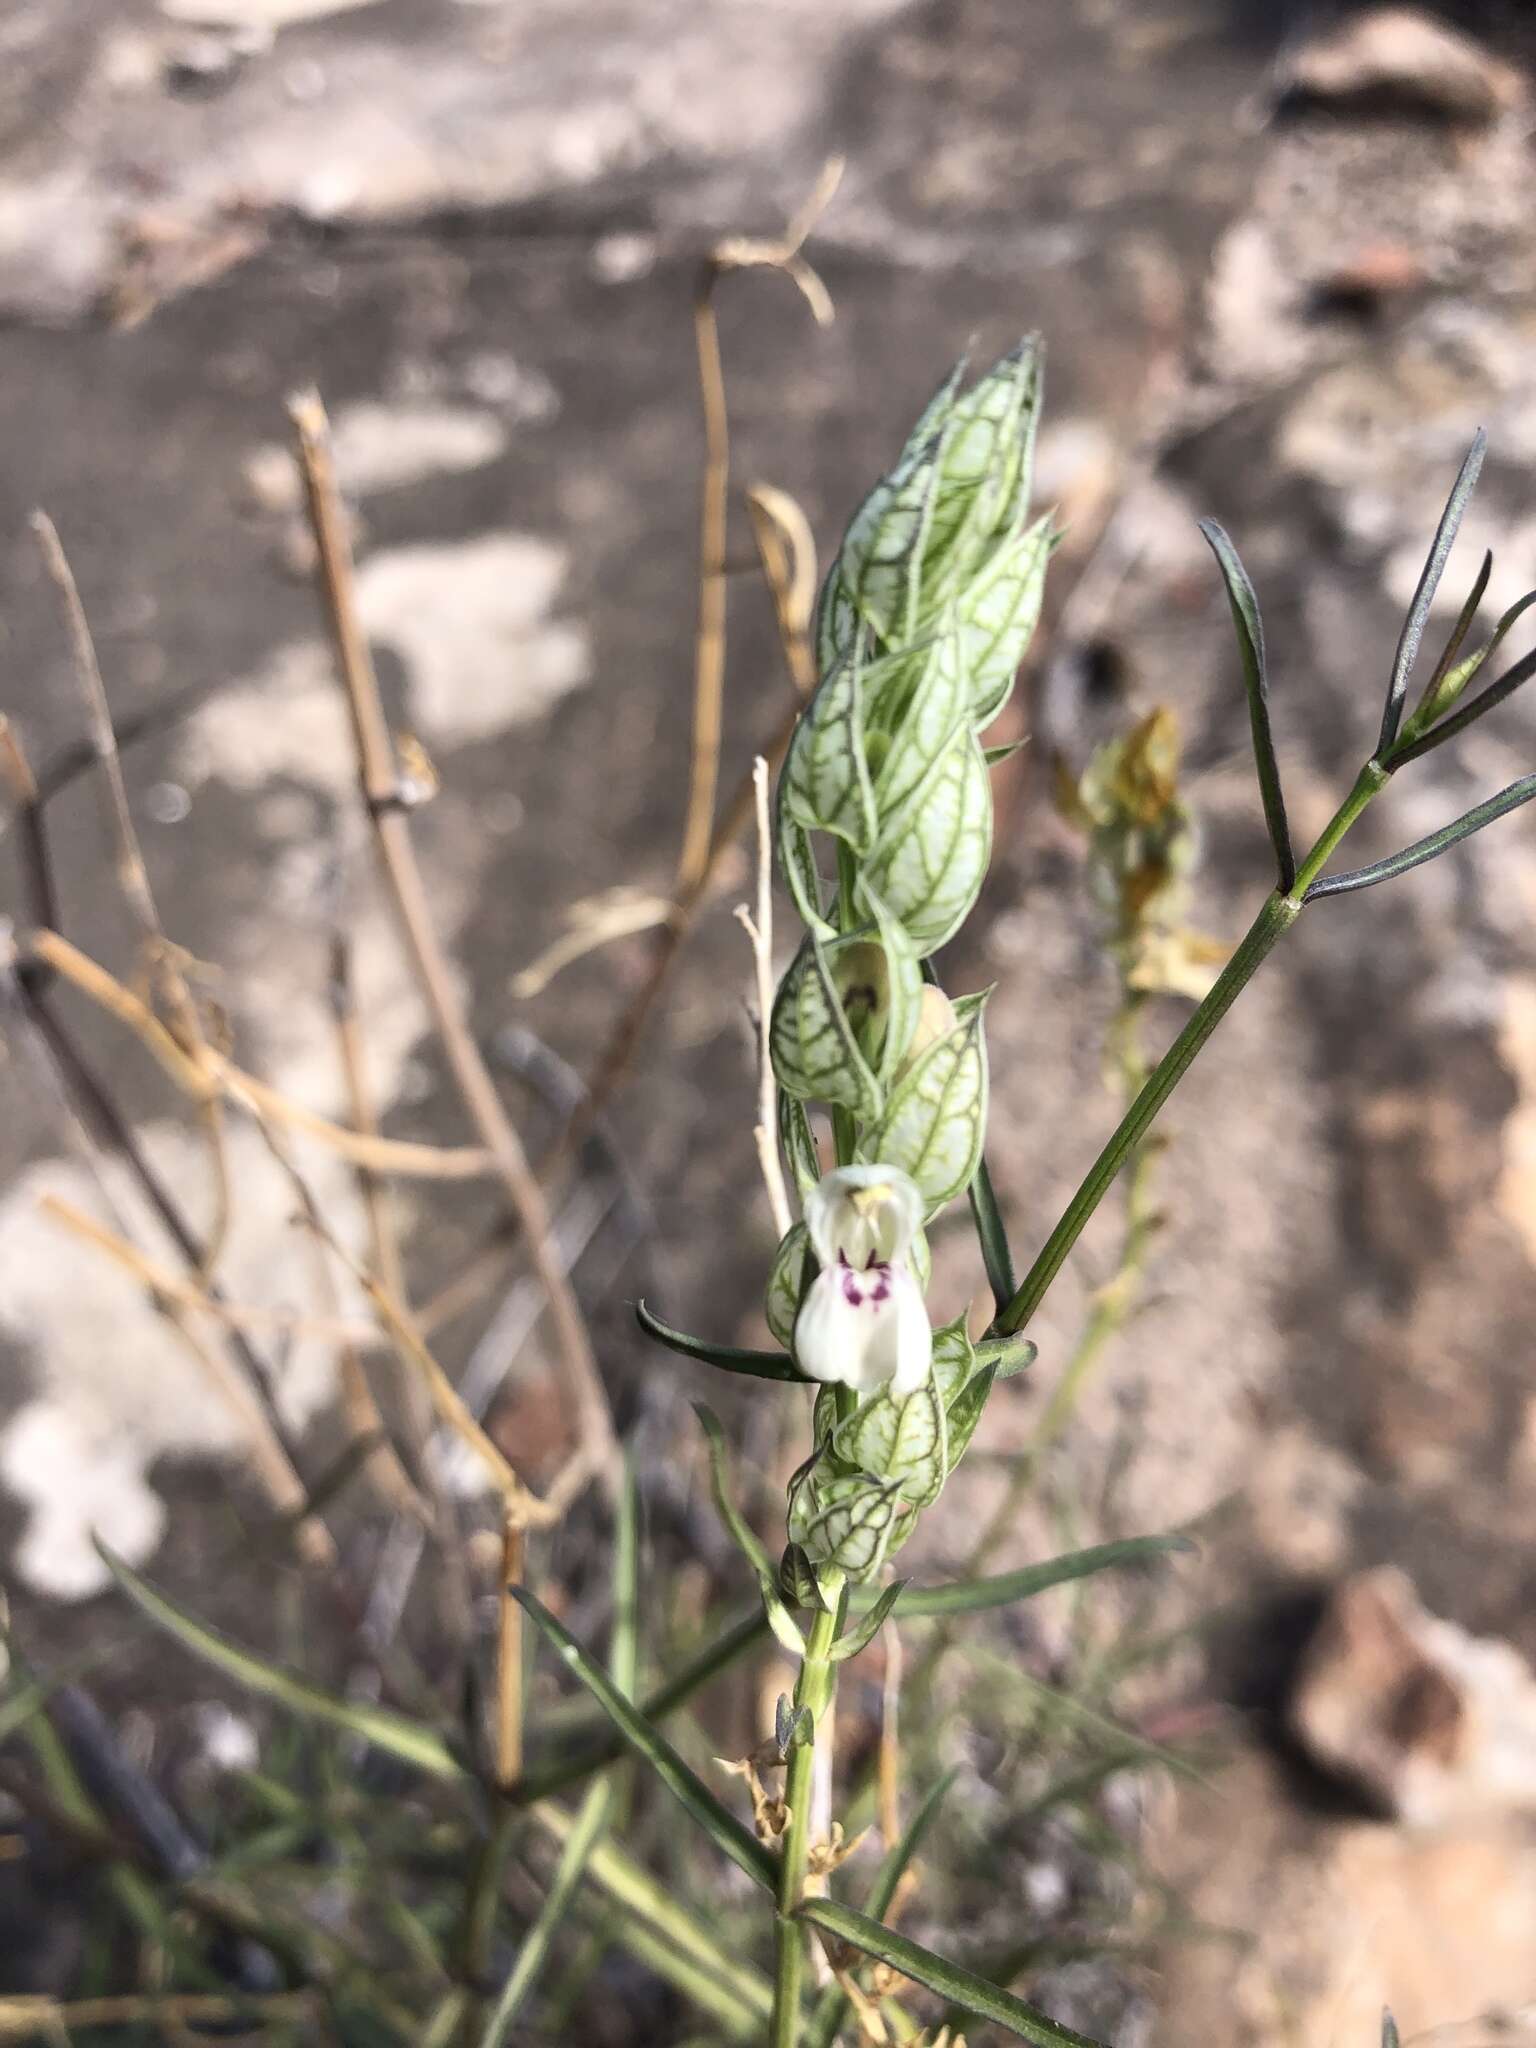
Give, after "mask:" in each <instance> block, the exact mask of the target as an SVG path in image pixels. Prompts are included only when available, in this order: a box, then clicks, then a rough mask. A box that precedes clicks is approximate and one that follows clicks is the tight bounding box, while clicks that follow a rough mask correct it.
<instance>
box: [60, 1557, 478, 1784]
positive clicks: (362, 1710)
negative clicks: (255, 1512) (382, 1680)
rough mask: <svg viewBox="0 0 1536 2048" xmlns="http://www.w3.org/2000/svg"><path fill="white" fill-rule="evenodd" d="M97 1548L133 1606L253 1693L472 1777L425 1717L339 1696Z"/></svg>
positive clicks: (407, 1759) (433, 1772) (450, 1774)
mask: <svg viewBox="0 0 1536 2048" xmlns="http://www.w3.org/2000/svg"><path fill="white" fill-rule="evenodd" d="M96 1549H97V1551H98V1552H99V1554H100V1556H101V1560H102V1563H103V1564H105V1566H106V1567H107V1570H108V1571H109V1572H110V1573H111V1574H112V1576H113V1578H114V1579H115V1580H116V1581H117V1583H118V1585H119V1586H120V1587H121V1588H122V1590H123V1592H125V1593H126V1594H127V1595H128V1597H129V1599H130V1600H131V1601H132V1602H133V1603H134V1605H135V1606H136V1607H137V1608H139V1609H140V1611H141V1612H142V1613H144V1614H146V1615H148V1617H149V1619H150V1620H151V1621H152V1622H154V1623H155V1624H156V1626H157V1627H159V1628H163V1629H164V1630H165V1631H166V1633H167V1634H168V1635H172V1636H174V1637H175V1638H176V1640H177V1641H178V1642H180V1643H181V1644H183V1645H184V1646H185V1647H186V1648H187V1649H189V1650H190V1651H191V1652H192V1653H193V1655H194V1656H197V1657H201V1658H202V1659H203V1661H204V1662H205V1663H207V1664H211V1665H213V1667H214V1668H215V1670H218V1671H222V1672H224V1674H225V1675H226V1676H227V1677H229V1678H233V1679H234V1680H235V1681H236V1682H237V1683H238V1684H240V1685H243V1686H246V1687H247V1688H248V1689H249V1690H250V1691H252V1692H256V1693H261V1694H262V1695H264V1696H265V1697H266V1698H267V1699H272V1700H276V1701H277V1702H278V1703H279V1705H281V1706H285V1707H291V1708H292V1709H293V1711H294V1712H295V1713H298V1714H306V1715H308V1716H309V1717H310V1718H311V1719H313V1720H320V1721H329V1722H331V1723H333V1724H334V1725H335V1726H336V1727H338V1728H344V1729H346V1731H347V1732H348V1734H350V1735H356V1736H359V1737H360V1738H361V1739H362V1740H363V1741H364V1742H368V1743H371V1744H372V1745H373V1747H374V1748H375V1749H382V1750H384V1751H386V1752H387V1753H388V1754H389V1755H391V1756H397V1757H399V1758H400V1759H401V1761H402V1762H404V1763H408V1764H413V1765H414V1766H415V1767H416V1769H417V1770H420V1771H425V1772H426V1773H427V1774H428V1775H429V1776H431V1777H434V1778H448V1779H468V1778H470V1776H471V1773H470V1772H469V1770H468V1769H467V1768H466V1766H465V1765H464V1764H462V1763H461V1762H460V1761H459V1759H458V1758H457V1757H456V1756H455V1755H454V1753H453V1751H452V1750H451V1749H450V1748H449V1746H448V1744H447V1742H446V1741H445V1740H444V1738H443V1737H442V1736H441V1735H440V1734H439V1733H438V1731H437V1730H436V1729H435V1728H428V1727H425V1726H424V1725H423V1724H422V1723H421V1722H419V1721H412V1720H410V1719H409V1718H408V1717H407V1716H406V1715H404V1714H397V1713H394V1712H392V1711H391V1710H390V1709H388V1708H385V1707H370V1706H365V1705H364V1704H363V1703H362V1702H360V1701H357V1700H347V1699H340V1698H338V1697H337V1695H336V1694H334V1693H329V1692H327V1691H325V1689H324V1688H323V1687H322V1686H318V1685H312V1684H311V1683H310V1682H309V1680H308V1679H306V1678H300V1677H299V1676H298V1675H297V1673H295V1672H292V1671H287V1670H285V1669H284V1668H283V1667H282V1666H281V1665H279V1664H270V1663H268V1662H267V1661H266V1660H265V1659H264V1658H261V1657H257V1656H255V1655H253V1654H252V1652H251V1651H249V1650H244V1649H241V1647H240V1646H239V1644H237V1643H233V1642H231V1641H230V1639H229V1638H228V1636H225V1635H222V1634H220V1632H219V1631H218V1630H217V1629H214V1628H210V1627H209V1626H208V1624H207V1623H206V1622H201V1621H197V1620H195V1619H194V1618H193V1617H192V1616H191V1615H190V1614H187V1613H186V1612H184V1610H183V1609H182V1608H180V1607H178V1606H176V1604H175V1603H174V1602H173V1601H171V1600H168V1599H167V1598H166V1596H165V1595H164V1594H163V1593H160V1592H157V1591H156V1589H155V1588H154V1587H153V1586H151V1585H150V1584H149V1583H148V1581H147V1580H145V1579H141V1578H140V1577H139V1575H138V1573H137V1572H136V1571H134V1570H132V1569H131V1567H130V1566H128V1565H126V1564H124V1562H123V1560H122V1559H121V1558H120V1557H118V1556H117V1555H116V1554H115V1553H114V1552H113V1551H111V1550H109V1549H108V1548H107V1546H106V1544H105V1543H103V1542H102V1541H101V1539H100V1538H99V1537H98V1538H97V1539H96Z"/></svg>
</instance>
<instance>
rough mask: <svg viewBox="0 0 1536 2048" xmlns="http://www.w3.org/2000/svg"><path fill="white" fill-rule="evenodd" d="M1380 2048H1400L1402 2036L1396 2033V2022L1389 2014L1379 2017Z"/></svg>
mask: <svg viewBox="0 0 1536 2048" xmlns="http://www.w3.org/2000/svg"><path fill="white" fill-rule="evenodd" d="M1381 2048H1402V2036H1401V2035H1400V2034H1399V2033H1398V2031H1397V2021H1396V2020H1395V2019H1393V2017H1392V2015H1391V2013H1389V2012H1384V2013H1383V2014H1382V2016H1381Z"/></svg>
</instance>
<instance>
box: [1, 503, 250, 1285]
mask: <svg viewBox="0 0 1536 2048" xmlns="http://www.w3.org/2000/svg"><path fill="white" fill-rule="evenodd" d="M32 531H33V532H34V533H35V534H36V536H37V540H38V545H39V546H40V548H41V549H42V554H43V561H44V563H45V564H46V566H47V569H48V573H49V575H50V576H51V577H52V579H53V582H54V584H55V586H56V587H57V589H58V592H59V597H60V601H61V603H62V605H63V608H64V619H65V624H66V626H67V627H68V630H69V637H70V646H71V650H72V653H73V656H74V662H73V666H74V672H75V680H76V682H77V684H78V685H79V689H80V694H81V697H82V698H83V700H84V704H85V714H86V722H87V726H88V729H89V733H90V740H91V747H92V750H93V752H94V753H95V756H96V759H97V761H98V762H99V763H100V764H101V773H102V780H103V782H104V783H105V785H106V791H107V800H108V802H107V808H108V814H109V817H110V820H111V827H112V836H113V841H114V846H115V850H116V867H117V880H118V886H119V887H120V888H121V890H122V892H123V895H124V897H125V898H126V900H127V902H128V905H129V907H130V909H131V910H132V911H133V914H134V916H135V918H136V919H137V920H138V925H139V936H140V939H141V941H142V944H143V948H144V954H145V962H146V966H147V968H148V972H149V981H150V986H151V988H152V989H154V990H155V991H156V993H157V994H158V996H159V998H160V999H161V1001H163V1003H164V1005H165V1009H166V1013H167V1015H168V1016H169V1018H170V1020H171V1028H172V1030H173V1032H174V1034H175V1036H176V1038H177V1040H178V1041H179V1042H180V1043H181V1044H182V1045H183V1046H185V1048H186V1049H187V1051H188V1052H189V1053H190V1054H192V1055H193V1056H194V1057H196V1056H197V1055H198V1053H199V1052H200V1051H201V1050H202V1049H203V1048H204V1047H205V1046H206V1044H207V1035H206V1033H205V1032H204V1030H203V1020H202V1018H201V1016H200V1015H199V1013H198V1008H197V1004H196V1002H195V1000H194V999H193V996H192V991H191V990H190V988H189V987H188V986H187V981H186V977H185V975H184V974H183V973H182V971H181V956H180V954H179V951H178V949H177V948H176V947H174V946H172V944H171V943H170V941H169V939H167V937H166V935H165V927H164V925H163V924H162V922H161V919H160V911H159V907H158V905H157V904H156V902H155V892H154V890H153V888H152V887H151V885H150V880H149V869H148V868H147V866H146V865H145V862H144V852H143V849H142V847H141V846H140V845H139V837H138V833H137V832H136V831H135V829H134V823H133V811H132V808H131V806H130V805H129V802H128V788H127V784H126V783H125V782H124V780H123V764H122V758H121V756H120V755H119V753H118V749H117V733H116V730H115V729H114V727H113V724H112V709H111V706H110V704H109V703H108V702H107V691H106V685H105V683H104V682H103V681H102V676H101V664H100V663H99V661H98V660H97V658H96V646H95V642H94V641H93V640H92V638H91V628H90V622H89V621H88V620H87V618H86V616H85V606H84V605H83V604H82V603H81V600H80V591H79V588H78V586H77V585H76V582H75V578H74V572H73V570H71V568H70V566H69V560H68V557H67V556H66V555H65V553H64V545H63V542H62V541H61V540H60V539H59V534H58V529H57V527H56V526H55V525H54V523H53V521H52V520H51V519H50V518H49V517H48V514H47V513H46V512H41V511H38V512H34V513H33V514H32ZM197 1114H198V1120H199V1122H200V1123H201V1124H202V1126H203V1129H204V1132H205V1134H206V1137H207V1141H208V1160H209V1168H210V1172H211V1176H212V1181H213V1197H214V1200H213V1225H212V1227H211V1229H210V1230H209V1231H208V1232H207V1234H206V1236H205V1238H204V1241H203V1256H202V1265H203V1268H204V1271H205V1273H206V1274H212V1273H213V1271H214V1269H215V1268H216V1267H217V1265H218V1262H219V1255H220V1253H221V1252H222V1251H223V1248H224V1244H225V1242H226V1240H227V1238H228V1235H229V1221H230V1203H231V1193H230V1176H229V1150H228V1146H227V1144H226V1142H225V1133H224V1106H223V1103H222V1102H221V1101H220V1099H219V1097H218V1096H216V1095H207V1096H205V1097H204V1098H203V1100H202V1101H201V1102H200V1103H199V1104H198V1110H197Z"/></svg>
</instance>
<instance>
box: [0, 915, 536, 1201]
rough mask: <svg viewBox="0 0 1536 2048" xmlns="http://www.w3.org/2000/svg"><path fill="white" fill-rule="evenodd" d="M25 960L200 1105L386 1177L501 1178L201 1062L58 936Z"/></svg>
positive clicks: (227, 1064)
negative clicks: (240, 1112)
mask: <svg viewBox="0 0 1536 2048" xmlns="http://www.w3.org/2000/svg"><path fill="white" fill-rule="evenodd" d="M23 958H24V959H26V960H31V961H38V962H40V963H41V964H42V965H43V966H45V967H49V968H51V969H52V970H53V972H54V973H55V974H57V975H59V976H60V977H61V978H62V979H63V980H65V981H67V982H69V983H70V985H71V986H72V987H73V988H76V989H78V990H79V992H80V994H81V995H83V996H88V997H89V998H90V1000H91V1001H92V1002H93V1003H95V1004H96V1005H97V1006H98V1007H99V1008H101V1009H103V1010H105V1011H107V1012H108V1014H109V1015H110V1016H113V1017H115V1018H116V1019H117V1021H118V1022H119V1023H120V1024H123V1025H126V1026H127V1028H128V1029H129V1030H130V1031H131V1032H133V1034H134V1036H135V1037H136V1038H137V1039H138V1040H139V1042H140V1043H141V1044H142V1045H143V1046H144V1048H145V1050H146V1051H147V1052H149V1053H150V1054H151V1055H152V1057H153V1058H154V1059H155V1061H156V1062H157V1063H158V1064H159V1066H160V1067H161V1068H163V1070H164V1071H165V1073H166V1074H167V1075H168V1076H169V1077H170V1079H171V1080H173V1081H174V1082H175V1083H176V1085H177V1087H179V1088H180V1089H182V1090H183V1091H184V1092H185V1093H186V1094H188V1095H191V1096H193V1097H194V1098H196V1099H198V1100H203V1099H205V1098H206V1097H207V1096H208V1095H210V1094H211V1093H212V1092H213V1091H215V1090H219V1091H222V1093H223V1094H225V1095H227V1096H228V1098H229V1099H230V1101H231V1102H234V1103H237V1104H238V1105H239V1106H240V1107H241V1108H242V1109H245V1110H248V1111H249V1112H250V1113H251V1115H253V1116H255V1117H257V1118H259V1119H262V1120H265V1121H269V1122H272V1123H276V1124H282V1125H286V1126H287V1127H288V1128H289V1129H291V1130H295V1131H299V1132H302V1133H303V1135H304V1136H305V1137H307V1138H313V1139H315V1140H316V1141H317V1142H318V1143H319V1144H322V1145H325V1146H327V1147H328V1148H329V1149H330V1150H331V1151H332V1152H339V1153H340V1154H341V1156H342V1157H343V1158H344V1159H351V1160H353V1161H355V1162H356V1163H357V1164H358V1165H362V1166H370V1167H372V1168H373V1169H374V1170H375V1171H376V1172H379V1173H393V1174H400V1175H403V1176H405V1177H407V1178H410V1179H421V1180H482V1179H484V1178H485V1177H486V1176H487V1175H488V1174H493V1173H495V1172H496V1170H497V1169H496V1165H495V1162H494V1160H493V1159H492V1156H491V1154H490V1152H489V1150H488V1149H484V1148H482V1147H480V1146H477V1145H461V1146H447V1145H420V1144H414V1143H411V1142H408V1141H406V1140H404V1139H399V1138H368V1137H363V1136H361V1135H360V1134H359V1133H358V1132H356V1131H349V1130H347V1129H346V1128H345V1126H344V1125H342V1124H336V1123H332V1122H331V1120H330V1118H329V1117H323V1116H320V1115H319V1114H318V1113H317V1112H316V1111H314V1110H312V1109H306V1108H305V1107H304V1105H303V1104H302V1103H299V1102H295V1101H293V1099H292V1098H291V1097H290V1096H287V1095H284V1094H282V1093H281V1092H280V1091H279V1090H278V1089H276V1088H271V1087H269V1086H268V1085H267V1083H266V1082H265V1081H258V1080H257V1079H256V1077H255V1075H254V1074H247V1073H245V1072H243V1071H242V1069H241V1068H239V1067H237V1066H236V1065H235V1064H234V1062H233V1061H232V1060H230V1059H228V1058H226V1057H225V1055H224V1054H223V1053H221V1052H218V1051H216V1050H215V1048H214V1047H213V1046H211V1045H207V1044H206V1043H205V1044H204V1045H203V1046H202V1048H201V1049H200V1051H199V1052H198V1053H196V1054H194V1053H191V1052H188V1051H187V1050H186V1048H185V1047H184V1046H182V1045H181V1044H180V1043H179V1042H178V1041H177V1040H176V1038H175V1037H173V1036H172V1034H171V1033H170V1032H169V1031H167V1030H166V1028H165V1026H164V1025H163V1024H162V1023H161V1022H160V1019H159V1018H158V1017H157V1016H156V1015H155V1013H154V1012H153V1010H151V1009H150V1007H149V1005H148V1004H147V1003H145V1002H143V1001H142V1000H141V999H140V998H139V997H138V996H136V995H135V994H134V993H133V990H132V989H130V988H125V987H124V985H123V984H122V982H120V981H119V980H117V978H116V977H115V976H114V975H111V974H109V973H108V972H107V970H106V968H104V967H102V966H101V965H100V964H99V963H98V962H97V961H95V960H92V959H91V958H90V957H89V956H88V955H87V954H85V953H82V952H81V951H80V949H79V947H78V946H73V945H71V944H70V942H69V940H68V939H66V938H64V937H62V936H61V935H60V934H59V933H58V932H52V931H34V932H29V933H28V934H27V936H26V940H25V943H24V952H23Z"/></svg>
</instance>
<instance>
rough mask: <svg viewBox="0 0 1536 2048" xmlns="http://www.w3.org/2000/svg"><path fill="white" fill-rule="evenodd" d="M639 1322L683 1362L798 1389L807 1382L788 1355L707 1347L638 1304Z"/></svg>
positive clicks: (650, 1335) (784, 1353)
mask: <svg viewBox="0 0 1536 2048" xmlns="http://www.w3.org/2000/svg"><path fill="white" fill-rule="evenodd" d="M635 1321H636V1322H637V1323H638V1324H639V1325H640V1327H641V1329H642V1330H644V1332H645V1334H646V1335H647V1337H654V1338H655V1340H656V1342H657V1343H658V1344H665V1345H666V1347H667V1349H668V1350H669V1351H675V1352H677V1353H678V1354H679V1356H681V1357H683V1358H696V1359H698V1360H699V1361H700V1362H701V1363H702V1364H704V1365H718V1366H719V1367H720V1369H721V1370H722V1371H723V1372H739V1373H745V1374H746V1375H747V1377H748V1378H749V1379H755V1380H792V1381H794V1382H795V1383H796V1384H797V1385H799V1384H801V1383H803V1382H805V1374H804V1373H803V1372H801V1371H800V1370H799V1368H798V1367H797V1366H796V1364H795V1362H794V1360H793V1359H792V1358H791V1357H790V1356H789V1355H788V1353H787V1352H784V1351H743V1350H741V1349H740V1348H739V1347H738V1346H736V1345H733V1344H706V1343H705V1341H704V1339H703V1338H702V1337H689V1336H687V1335H686V1334H685V1333H684V1332H683V1331H682V1330H674V1329H673V1328H672V1325H671V1324H670V1323H664V1322H663V1321H662V1320H661V1317H660V1316H658V1315H656V1314H654V1313H653V1312H652V1311H651V1310H650V1309H648V1308H647V1307H646V1305H645V1303H644V1302H643V1301H637V1302H636V1303H635Z"/></svg>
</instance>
